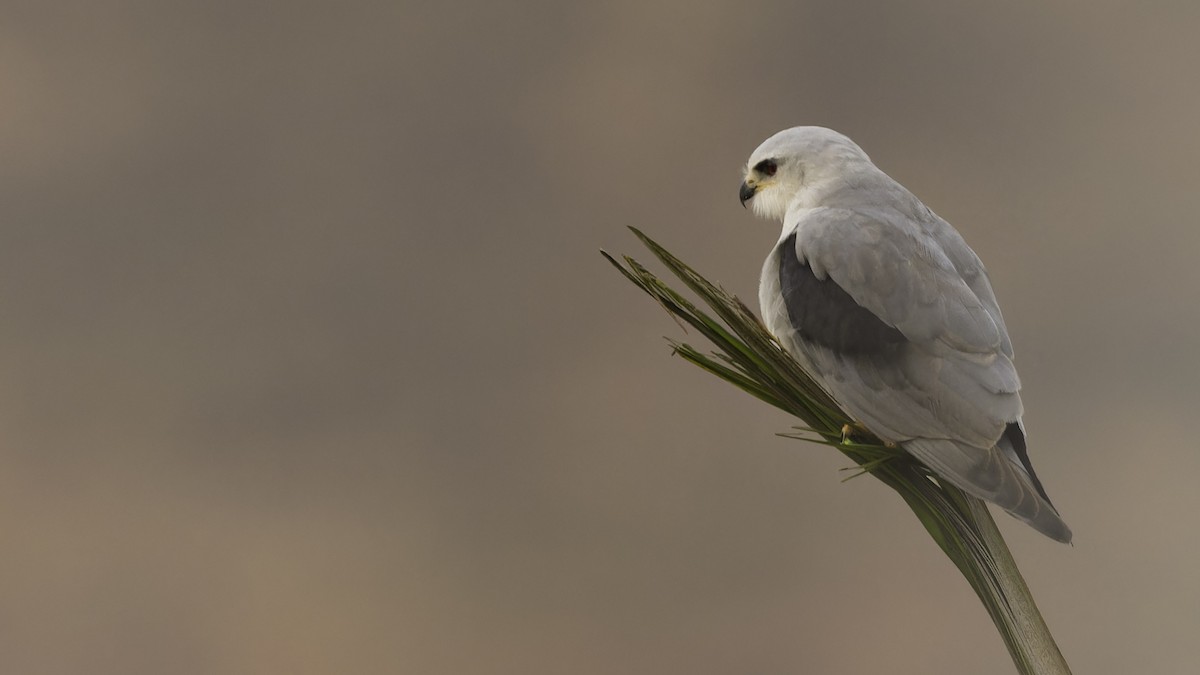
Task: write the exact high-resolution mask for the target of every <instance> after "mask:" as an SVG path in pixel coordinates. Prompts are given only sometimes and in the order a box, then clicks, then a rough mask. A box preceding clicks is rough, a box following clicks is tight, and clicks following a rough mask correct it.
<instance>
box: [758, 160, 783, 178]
mask: <svg viewBox="0 0 1200 675" xmlns="http://www.w3.org/2000/svg"><path fill="white" fill-rule="evenodd" d="M754 170H755V171H756V172H758V173H760V174H762V175H764V176H774V175H775V172H776V171H778V170H779V165H778V164H776V163H775V160H773V159H764V160H763V161H761V162H759V163H758V164H755V165H754Z"/></svg>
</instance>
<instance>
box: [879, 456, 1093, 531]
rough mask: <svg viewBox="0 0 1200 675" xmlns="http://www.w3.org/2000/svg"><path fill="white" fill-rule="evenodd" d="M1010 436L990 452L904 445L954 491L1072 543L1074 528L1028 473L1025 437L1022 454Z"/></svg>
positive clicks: (1031, 474)
mask: <svg viewBox="0 0 1200 675" xmlns="http://www.w3.org/2000/svg"><path fill="white" fill-rule="evenodd" d="M1008 436H1009V434H1005V436H1004V437H1003V438H1001V441H1000V443H998V444H997V445H995V446H993V447H991V448H987V449H984V448H977V447H974V446H971V445H968V444H966V443H961V442H958V441H951V440H947V439H937V438H915V439H913V440H911V441H904V442H903V443H901V445H902V446H903V447H904V449H905V450H907V451H908V452H909V453H910V454H911V455H913V456H914V457H916V458H917V459H919V460H921V462H922V463H924V464H925V465H926V466H928V467H929V468H930V469H933V471H934V473H936V474H937V475H938V476H940V477H942V478H944V479H946V480H947V481H949V482H950V483H951V484H953V485H954V486H955V487H958V488H959V489H961V490H963V491H964V492H966V493H968V494H970V495H974V496H975V497H978V498H980V499H984V500H987V501H989V502H992V503H993V504H996V505H997V506H999V507H1000V508H1002V509H1004V510H1005V511H1008V512H1009V513H1011V514H1012V515H1013V516H1015V517H1017V518H1018V519H1020V520H1023V521H1025V522H1026V523H1029V525H1030V526H1032V527H1033V529H1035V530H1037V531H1038V532H1041V533H1042V534H1044V535H1046V536H1047V537H1050V538H1051V539H1054V540H1056V541H1061V542H1063V543H1064V544H1069V543H1071V528H1069V527H1067V524H1066V523H1065V522H1063V519H1062V517H1061V516H1059V515H1058V510H1057V509H1055V508H1054V505H1053V504H1051V503H1050V499H1049V498H1048V497H1046V493H1045V491H1044V490H1042V485H1041V482H1040V481H1039V480H1038V479H1037V476H1036V474H1034V473H1033V467H1029V470H1028V471H1026V466H1027V465H1028V459H1027V456H1025V457H1022V455H1023V454H1024V453H1023V451H1024V443H1023V440H1024V439H1023V437H1022V443H1021V444H1020V445H1021V447H1020V448H1019V451H1018V449H1016V448H1014V447H1013V443H1012V441H1011V439H1008ZM1022 464H1024V465H1026V466H1022Z"/></svg>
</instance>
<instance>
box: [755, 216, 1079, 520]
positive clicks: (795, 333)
mask: <svg viewBox="0 0 1200 675" xmlns="http://www.w3.org/2000/svg"><path fill="white" fill-rule="evenodd" d="M929 215H930V218H931V219H930V220H927V221H924V222H918V221H915V220H914V219H911V218H908V217H905V216H903V215H901V214H898V213H894V212H888V211H885V210H870V211H866V210H863V211H859V210H848V209H817V210H814V211H812V212H810V213H809V214H808V215H807V216H806V217H805V218H804V219H803V220H802V221H801V222H800V223H799V224H798V225H797V234H793V235H792V236H791V237H789V238H787V239H785V240H784V241H783V242H781V244H780V245H779V246H778V247H777V248H776V252H777V255H778V284H779V286H778V288H779V291H780V295H781V300H782V303H781V304H782V306H783V307H782V308H781V309H785V310H786V314H787V322H786V327H785V329H784V330H779V329H778V328H776V334H777V336H778V337H780V339H781V342H783V343H784V344H785V345H790V346H791V347H792V350H793V351H794V352H800V353H801V354H802V356H803V358H802V360H803V361H805V362H806V364H807V365H808V366H809V367H810V368H811V369H812V370H813V371H814V375H816V376H817V378H818V379H819V380H821V382H822V384H824V385H825V387H826V388H827V389H828V390H829V392H830V394H832V395H833V396H834V398H835V399H836V400H838V401H839V402H841V403H842V404H843V405H844V406H845V407H846V408H847V412H850V413H851V414H852V415H854V416H855V417H856V418H857V419H858V420H859V421H861V422H862V423H863V424H865V425H866V426H867V427H868V428H869V429H871V430H872V431H873V432H875V433H876V434H878V435H880V436H881V437H883V438H884V439H886V440H890V441H894V442H897V443H900V444H901V445H902V447H904V449H905V450H907V451H908V452H910V453H911V454H913V455H914V456H916V457H917V458H918V459H920V460H921V461H922V462H924V463H925V464H927V465H928V466H929V467H930V468H931V469H933V470H934V471H935V472H937V473H938V474H939V475H941V476H942V477H944V478H946V479H947V480H949V481H950V482H952V483H954V484H955V485H957V486H959V487H960V488H962V489H964V490H966V491H967V492H969V493H971V494H974V495H976V496H979V497H981V498H983V499H987V500H989V501H993V502H995V503H996V504H998V505H999V506H1001V507H1002V508H1005V509H1006V510H1009V511H1010V512H1012V513H1013V514H1014V515H1016V516H1017V517H1018V518H1021V519H1022V520H1025V521H1026V522H1029V523H1030V524H1031V525H1033V526H1034V527H1035V528H1037V529H1038V530H1039V531H1042V532H1044V533H1046V534H1047V535H1049V536H1051V537H1053V538H1055V539H1059V540H1064V541H1066V540H1069V539H1070V531H1069V530H1068V529H1067V527H1066V525H1065V524H1064V523H1063V522H1062V520H1061V519H1060V518H1059V517H1058V515H1057V513H1056V512H1055V510H1054V508H1053V506H1052V505H1051V504H1050V501H1049V499H1048V498H1047V497H1046V495H1045V492H1044V491H1043V490H1042V489H1041V484H1040V482H1039V481H1038V480H1037V477H1036V474H1035V473H1034V471H1033V467H1032V465H1031V464H1030V463H1029V459H1028V455H1027V454H1026V452H1025V443H1024V433H1023V430H1022V429H1021V427H1020V418H1021V414H1022V405H1021V398H1020V394H1019V391H1020V386H1021V385H1020V380H1019V378H1018V377H1017V372H1016V369H1015V367H1014V366H1013V363H1012V360H1011V355H1012V347H1011V343H1010V341H1009V339H1008V335H1007V331H1006V330H1005V326H1004V322H1003V318H1002V317H1001V316H1000V312H999V308H998V306H997V304H996V301H995V296H994V294H993V293H992V291H991V286H990V284H989V283H988V280H987V275H986V273H985V272H984V270H983V266H982V264H981V263H980V262H979V259H978V258H977V257H976V256H975V254H974V253H973V252H972V251H971V250H970V248H969V247H967V245H966V243H965V242H963V240H962V238H961V237H960V236H958V233H957V232H954V230H953V229H952V228H950V226H949V225H948V224H946V223H945V222H944V221H941V220H940V219H937V217H936V216H933V215H932V214H929ZM775 323H778V322H775ZM780 333H783V334H782V335H781V334H780Z"/></svg>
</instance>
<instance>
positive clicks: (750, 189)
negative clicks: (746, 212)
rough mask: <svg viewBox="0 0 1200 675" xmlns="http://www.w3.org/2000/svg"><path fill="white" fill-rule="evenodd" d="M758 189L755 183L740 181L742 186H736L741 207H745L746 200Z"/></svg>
mask: <svg viewBox="0 0 1200 675" xmlns="http://www.w3.org/2000/svg"><path fill="white" fill-rule="evenodd" d="M757 191H758V186H757V185H751V184H749V183H745V182H743V183H742V187H740V188H738V199H740V200H741V202H742V208H746V202H748V201H750V199H751V198H753V197H754V193H755V192H757Z"/></svg>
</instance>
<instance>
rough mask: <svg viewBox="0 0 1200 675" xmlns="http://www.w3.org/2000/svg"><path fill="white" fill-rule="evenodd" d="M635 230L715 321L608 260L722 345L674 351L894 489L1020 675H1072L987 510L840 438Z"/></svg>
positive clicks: (840, 419) (861, 441) (809, 386)
mask: <svg viewBox="0 0 1200 675" xmlns="http://www.w3.org/2000/svg"><path fill="white" fill-rule="evenodd" d="M630 229H632V230H633V233H634V234H635V235H637V236H638V238H639V239H641V240H642V243H643V244H645V245H646V247H647V248H649V249H650V251H651V252H652V253H654V255H655V256H656V257H657V258H658V259H659V260H660V261H662V263H663V264H665V265H666V266H667V268H668V269H670V270H671V272H672V273H673V274H675V276H677V277H678V278H679V279H680V280H681V281H682V282H683V283H684V284H685V285H686V286H687V287H688V288H689V289H691V290H692V291H693V292H694V293H696V294H697V295H698V296H700V298H701V299H702V300H703V301H704V302H705V304H707V305H708V307H709V308H710V309H711V310H712V311H713V313H714V314H715V315H716V317H713V316H710V315H709V314H708V313H706V312H705V311H703V310H701V309H700V308H698V307H697V306H696V305H694V304H693V303H691V302H689V301H688V300H687V299H686V298H684V297H683V296H682V295H681V294H680V293H678V292H677V291H675V290H674V289H672V288H670V287H669V286H667V285H666V284H665V283H663V282H662V281H661V280H660V279H659V278H658V277H656V276H655V275H654V274H652V273H651V272H650V271H648V270H647V269H646V268H645V267H643V266H642V265H641V264H639V263H638V262H637V261H636V260H634V259H633V258H630V257H628V256H626V257H625V258H624V264H622V263H621V262H618V261H617V260H616V259H614V258H613V257H611V256H609V255H608V254H607V253H605V254H604V257H605V258H607V259H608V261H609V262H610V263H612V264H613V266H615V267H616V268H617V269H618V270H619V271H620V272H621V273H622V274H623V275H624V276H625V277H626V278H627V279H628V280H629V281H631V282H632V283H633V284H634V285H636V286H638V287H639V288H641V289H642V290H643V291H645V292H646V293H647V294H648V295H650V297H652V298H653V299H654V300H656V301H657V302H658V303H659V304H660V305H661V306H662V307H663V308H664V309H665V310H667V312H668V313H669V314H671V315H672V316H673V317H675V318H676V319H677V320H680V321H681V322H682V324H685V325H687V326H691V327H692V328H694V329H695V330H697V331H698V332H699V333H700V334H701V335H703V336H704V337H705V338H707V339H709V340H710V341H711V342H712V343H713V344H714V345H715V346H716V347H717V351H715V352H711V353H703V352H701V351H699V350H697V349H696V348H694V347H692V346H691V345H688V344H686V343H679V342H674V341H672V342H671V344H672V346H673V347H674V352H675V353H676V354H678V355H680V356H682V357H683V358H684V359H685V360H687V361H690V362H691V363H693V364H695V365H697V366H699V367H700V368H703V369H704V370H706V371H708V372H710V373H712V374H713V375H716V376H717V377H720V378H721V379H723V380H725V381H727V382H729V383H731V384H733V385H735V386H737V387H738V388H739V389H742V390H743V391H745V392H746V393H748V394H750V395H752V396H754V397H756V398H758V399H760V400H762V401H764V402H766V403H769V404H771V405H773V406H775V407H776V408H779V409H780V410H783V411H785V412H787V413H790V414H792V415H794V416H796V417H798V418H799V419H801V420H803V422H804V423H805V426H804V427H800V429H801V430H802V431H801V433H798V434H782V435H784V436H788V437H792V438H799V439H801V440H807V441H811V442H814V443H820V444H823V445H829V446H832V447H834V448H836V449H837V450H839V451H841V452H842V453H843V454H845V455H846V456H847V457H849V458H850V459H851V460H853V461H854V462H855V463H857V464H858V465H859V467H860V468H861V469H862V470H863V472H865V473H869V474H870V475H872V476H874V477H875V478H877V479H879V480H880V481H882V482H883V483H885V484H886V485H887V486H888V487H890V488H892V489H893V490H895V491H896V492H897V493H898V494H899V495H900V497H901V498H903V499H904V501H905V503H906V504H908V506H909V508H910V509H912V511H913V513H914V514H915V515H916V516H917V518H918V519H919V520H920V521H921V524H922V525H923V526H924V527H925V529H926V531H928V532H929V534H930V536H931V537H933V540H934V541H935V542H936V543H937V545H938V546H939V547H941V549H942V551H943V552H945V554H946V555H947V556H948V557H949V558H950V560H951V561H952V562H953V563H954V564H955V566H956V567H958V569H959V571H960V572H961V573H962V575H963V576H964V577H965V578H966V580H967V582H968V583H970V584H971V588H973V589H974V590H975V593H976V595H978V596H979V599H980V600H981V601H982V602H983V605H984V607H985V608H986V609H987V611H988V614H989V615H990V616H991V617H992V621H993V623H995V625H996V628H997V630H999V631H1000V636H1001V638H1002V639H1003V640H1004V644H1005V646H1006V647H1007V648H1008V652H1009V654H1010V655H1011V656H1012V659H1013V663H1014V664H1015V665H1016V667H1017V671H1018V672H1019V673H1020V674H1021V675H1070V672H1071V670H1070V668H1069V667H1068V666H1067V662H1066V660H1065V659H1064V658H1063V656H1062V653H1061V652H1060V651H1059V649H1058V645H1057V644H1055V642H1054V638H1053V636H1052V635H1051V634H1050V630H1049V629H1048V628H1047V627H1046V622H1045V621H1044V620H1043V619H1042V615H1041V613H1040V612H1039V611H1038V608H1037V605H1036V604H1035V603H1034V601H1033V596H1032V595H1031V594H1030V592H1029V587H1028V586H1027V585H1026V584H1025V579H1024V578H1022V576H1021V572H1020V570H1018V569H1017V564H1016V562H1015V561H1014V560H1013V557H1012V553H1011V552H1010V551H1009V550H1008V546H1007V544H1005V542H1004V538H1003V537H1001V535H1000V531H999V530H998V529H997V528H996V522H995V521H994V520H992V516H991V513H989V512H988V508H987V505H986V504H985V503H984V502H982V501H980V500H979V499H976V498H974V497H971V496H969V495H966V494H964V493H963V492H962V491H960V490H959V489H958V488H956V487H954V486H953V485H950V484H948V483H944V482H942V481H940V480H938V478H937V476H936V475H935V474H933V473H932V472H931V471H930V470H929V469H927V468H926V467H924V466H923V465H921V464H920V463H919V462H917V460H916V459H915V458H913V457H912V456H911V455H909V454H908V453H905V452H904V451H903V450H900V449H898V448H895V447H889V446H887V445H886V444H885V443H883V442H882V441H880V440H879V439H878V438H876V437H874V436H873V435H871V434H870V433H869V432H864V433H862V434H857V433H855V434H853V435H851V437H849V438H847V437H846V434H845V432H844V430H845V429H850V428H853V427H852V426H847V425H854V421H853V420H852V419H851V418H850V416H849V415H847V414H846V413H845V412H844V411H842V410H841V409H840V408H839V407H838V405H837V403H836V402H835V401H833V400H832V399H831V398H830V397H829V395H828V394H826V393H825V392H824V391H823V390H822V389H821V387H820V386H818V385H817V384H816V383H815V382H814V381H813V379H812V378H811V377H809V375H808V374H807V373H805V372H804V370H803V368H801V367H800V366H799V365H798V364H797V363H796V362H795V360H794V359H792V358H791V357H790V356H789V355H788V354H787V353H785V352H784V351H783V350H782V349H781V348H780V347H779V345H778V343H777V342H776V341H775V339H774V338H773V337H772V336H771V335H770V333H769V332H768V331H767V330H766V328H765V327H763V325H762V323H761V322H760V321H759V320H758V318H757V317H756V316H755V315H754V313H753V312H751V311H750V310H749V309H748V308H747V307H746V306H745V305H744V304H743V303H742V302H741V301H740V300H738V299H737V298H736V297H734V296H733V295H731V294H729V293H727V292H726V291H724V290H723V289H721V288H719V287H717V286H716V285H714V284H712V283H711V282H709V281H708V280H706V279H705V278H704V277H702V276H700V275H699V274H698V273H696V272H695V271H694V270H693V269H692V268H690V267H688V266H687V265H686V264H684V263H683V262H682V261H680V260H679V259H678V258H676V257H675V256H674V255H672V254H671V253H670V252H668V251H667V250H666V249H664V248H663V247H662V246H660V245H659V244H658V243H656V242H654V241H653V240H652V239H650V238H649V237H647V236H646V235H644V234H642V233H641V232H639V231H638V230H636V229H633V228H630Z"/></svg>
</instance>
